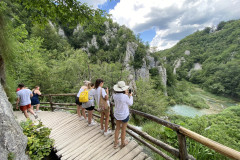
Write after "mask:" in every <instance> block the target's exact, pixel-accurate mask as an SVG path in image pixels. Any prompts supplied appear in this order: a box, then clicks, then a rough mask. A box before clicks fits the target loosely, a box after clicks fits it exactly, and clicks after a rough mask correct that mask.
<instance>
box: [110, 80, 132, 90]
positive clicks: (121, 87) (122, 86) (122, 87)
mask: <svg viewBox="0 0 240 160" xmlns="http://www.w3.org/2000/svg"><path fill="white" fill-rule="evenodd" d="M128 88H129V86H126V84H125V82H124V81H119V82H118V83H117V84H116V85H114V86H113V89H114V91H116V92H122V91H125V90H127V89H128Z"/></svg>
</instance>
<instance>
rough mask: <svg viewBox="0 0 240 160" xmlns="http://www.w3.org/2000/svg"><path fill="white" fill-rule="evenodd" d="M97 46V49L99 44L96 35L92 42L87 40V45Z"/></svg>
mask: <svg viewBox="0 0 240 160" xmlns="http://www.w3.org/2000/svg"><path fill="white" fill-rule="evenodd" d="M92 46H93V47H95V48H96V49H98V48H99V47H98V44H97V37H96V36H95V35H93V38H92V40H91V43H89V42H87V47H88V48H90V47H92Z"/></svg>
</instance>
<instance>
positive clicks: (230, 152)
mask: <svg viewBox="0 0 240 160" xmlns="http://www.w3.org/2000/svg"><path fill="white" fill-rule="evenodd" d="M42 96H45V97H49V102H42V103H41V104H50V108H51V109H52V111H53V110H54V108H59V109H68V110H69V109H71V110H76V108H65V107H54V105H59V106H75V104H74V103H54V102H52V97H53V96H76V93H68V94H45V95H42ZM113 105H114V104H113V103H111V105H110V107H111V112H110V116H111V123H112V128H113V129H114V128H115V127H114V126H115V123H114V117H113ZM40 107H47V106H40ZM130 112H131V113H132V114H136V115H139V116H142V117H144V118H146V119H149V120H151V121H154V122H156V123H158V124H161V125H164V126H166V127H168V128H171V129H172V130H174V131H176V133H177V137H178V143H179V150H178V149H175V148H174V147H172V146H170V145H168V144H166V143H164V142H161V141H160V140H158V139H155V138H153V137H152V136H150V135H148V134H147V133H145V132H143V131H141V130H138V129H136V128H135V127H133V126H132V125H128V126H127V127H128V128H129V129H130V130H132V131H133V132H135V133H136V134H138V135H139V136H141V137H143V138H144V139H146V140H148V141H150V142H151V143H153V144H155V145H157V146H159V147H161V148H162V149H164V150H165V151H167V152H169V153H171V154H172V155H173V156H175V157H178V158H179V159H180V160H186V159H191V160H194V159H195V158H194V157H193V156H192V155H189V154H188V153H187V147H186V137H185V136H187V137H189V138H191V139H193V140H195V141H197V142H199V143H201V144H203V145H205V146H207V147H209V148H211V149H213V150H215V151H216V152H218V153H221V154H222V155H225V156H227V157H229V158H232V159H236V160H240V152H238V151H236V150H234V149H231V148H229V147H227V146H224V145H222V144H220V143H217V142H215V141H213V140H211V139H208V138H206V137H204V136H202V135H199V134H197V133H195V132H193V131H191V130H188V129H186V128H184V127H182V126H180V125H177V124H174V123H171V122H168V121H165V120H162V119H160V118H158V117H156V116H153V115H150V114H147V113H144V112H141V111H137V110H134V109H130ZM94 116H96V117H99V116H98V115H96V114H94ZM127 133H128V134H130V135H131V136H132V137H134V138H135V139H137V140H138V141H140V142H141V143H142V144H144V145H145V146H147V147H149V148H150V149H152V150H153V151H154V152H156V153H157V154H159V155H160V156H162V157H163V158H165V159H172V158H171V157H169V156H168V155H166V154H165V153H163V152H162V151H160V150H158V149H157V148H155V147H154V146H152V145H151V144H149V143H148V142H146V141H144V140H143V139H141V138H139V137H137V136H135V135H134V134H133V133H131V132H129V131H128V130H127Z"/></svg>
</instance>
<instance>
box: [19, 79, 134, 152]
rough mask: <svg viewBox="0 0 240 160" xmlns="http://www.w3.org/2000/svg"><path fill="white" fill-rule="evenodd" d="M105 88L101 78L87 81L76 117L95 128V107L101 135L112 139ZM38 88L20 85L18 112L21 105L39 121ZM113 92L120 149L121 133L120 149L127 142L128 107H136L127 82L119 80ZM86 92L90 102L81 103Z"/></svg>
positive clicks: (78, 103) (77, 100)
mask: <svg viewBox="0 0 240 160" xmlns="http://www.w3.org/2000/svg"><path fill="white" fill-rule="evenodd" d="M103 85H104V81H103V80H102V79H97V80H96V82H95V84H93V83H91V82H90V81H84V85H83V86H82V87H81V88H80V89H79V92H78V94H77V96H76V104H77V114H78V116H79V120H86V121H87V122H88V126H89V127H91V126H94V125H96V123H95V122H94V120H93V116H92V115H93V111H94V108H95V104H96V105H97V106H98V110H99V111H100V113H101V118H100V124H101V130H100V133H102V134H103V135H104V136H109V135H111V131H110V130H108V124H109V116H110V103H109V91H108V88H106V89H105V88H103ZM39 89H40V87H39V86H36V87H35V88H34V89H33V90H32V91H31V90H29V89H28V88H26V87H25V86H24V84H19V85H18V89H17V97H18V98H17V103H16V109H18V108H19V107H18V105H20V110H21V111H22V112H23V113H24V115H25V117H26V118H29V115H28V112H30V113H31V114H33V116H34V117H35V118H36V119H37V118H38V116H37V114H36V113H35V112H34V110H33V106H34V105H36V112H40V110H39V106H40V102H39V99H38V96H39V95H41V92H40V90H39ZM113 90H114V94H113V100H114V103H115V109H114V117H115V119H116V130H115V141H114V148H118V147H119V141H118V136H119V131H120V130H121V145H120V147H124V146H125V145H126V144H127V143H128V142H127V141H126V140H125V137H126V128H127V123H128V121H129V106H131V105H132V104H133V97H132V93H129V92H128V91H129V86H127V85H126V84H125V82H124V81H119V82H118V83H117V84H116V85H114V86H113ZM86 91H87V93H88V94H87V95H88V97H87V98H88V100H87V101H86V102H80V100H79V97H81V94H83V93H84V92H86ZM95 102H96V103H95ZM85 110H87V113H88V117H86V114H85ZM104 121H105V122H104Z"/></svg>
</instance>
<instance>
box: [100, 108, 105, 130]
mask: <svg viewBox="0 0 240 160" xmlns="http://www.w3.org/2000/svg"><path fill="white" fill-rule="evenodd" d="M103 120H104V113H103V112H101V119H100V123H101V130H103V129H104V128H103Z"/></svg>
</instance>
